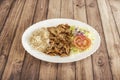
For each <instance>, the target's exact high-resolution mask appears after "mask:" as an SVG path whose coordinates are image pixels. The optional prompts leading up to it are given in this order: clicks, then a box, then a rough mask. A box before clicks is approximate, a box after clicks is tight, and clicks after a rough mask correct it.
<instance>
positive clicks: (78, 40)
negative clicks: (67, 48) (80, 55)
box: [74, 35, 91, 50]
mask: <svg viewBox="0 0 120 80" xmlns="http://www.w3.org/2000/svg"><path fill="white" fill-rule="evenodd" d="M74 45H75V46H76V47H77V48H79V49H81V50H85V49H87V48H88V47H90V45H91V40H90V39H89V38H88V37H86V36H84V35H79V36H75V38H74Z"/></svg>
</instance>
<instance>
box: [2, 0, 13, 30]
mask: <svg viewBox="0 0 120 80" xmlns="http://www.w3.org/2000/svg"><path fill="white" fill-rule="evenodd" d="M14 2H15V1H14ZM12 3H13V0H4V1H2V2H1V3H0V32H1V31H2V29H3V25H4V24H5V21H6V19H7V16H8V14H9V11H10V9H11V6H12Z"/></svg>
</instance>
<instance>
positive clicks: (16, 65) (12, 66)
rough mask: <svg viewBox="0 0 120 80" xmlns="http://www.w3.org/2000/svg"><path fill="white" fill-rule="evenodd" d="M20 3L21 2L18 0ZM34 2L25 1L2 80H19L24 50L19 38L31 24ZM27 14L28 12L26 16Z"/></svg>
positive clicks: (31, 0) (33, 0)
mask: <svg viewBox="0 0 120 80" xmlns="http://www.w3.org/2000/svg"><path fill="white" fill-rule="evenodd" d="M20 1H21V0H20ZM35 5H36V1H35V0H26V2H25V6H24V9H23V12H22V14H21V18H20V21H19V24H18V26H17V27H18V28H17V33H16V35H15V39H14V41H13V44H12V46H11V50H10V53H9V58H8V62H7V64H6V67H5V71H4V73H3V76H2V80H19V79H20V73H21V68H22V64H23V61H24V55H25V50H24V49H23V47H22V44H21V37H22V34H23V32H24V30H25V29H26V28H27V27H28V26H29V25H30V24H31V23H32V18H33V14H34V10H35ZM28 12H30V13H29V14H28Z"/></svg>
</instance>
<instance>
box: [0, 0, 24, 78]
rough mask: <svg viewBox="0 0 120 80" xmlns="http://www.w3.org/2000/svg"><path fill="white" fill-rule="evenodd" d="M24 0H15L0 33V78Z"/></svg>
mask: <svg viewBox="0 0 120 80" xmlns="http://www.w3.org/2000/svg"><path fill="white" fill-rule="evenodd" d="M24 2H25V1H24V0H21V1H20V0H17V1H16V2H15V3H14V4H13V7H12V8H11V11H10V13H9V16H8V18H7V20H6V23H5V26H4V28H3V30H2V32H1V34H0V79H1V77H2V73H3V71H4V68H5V65H6V61H7V58H8V54H9V50H10V47H11V44H12V41H13V37H14V34H15V30H16V27H17V24H18V21H19V18H20V15H21V12H22V9H23V5H24Z"/></svg>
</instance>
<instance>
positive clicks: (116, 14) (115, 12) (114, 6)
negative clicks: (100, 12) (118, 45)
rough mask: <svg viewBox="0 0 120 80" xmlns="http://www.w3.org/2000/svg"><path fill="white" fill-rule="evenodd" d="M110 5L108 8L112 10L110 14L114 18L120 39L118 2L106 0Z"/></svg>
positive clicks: (119, 0)
mask: <svg viewBox="0 0 120 80" xmlns="http://www.w3.org/2000/svg"><path fill="white" fill-rule="evenodd" d="M108 1H109V3H110V7H111V9H112V13H113V16H114V20H115V22H116V25H117V26H116V27H117V29H118V31H119V37H120V22H119V21H120V0H108Z"/></svg>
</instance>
